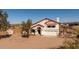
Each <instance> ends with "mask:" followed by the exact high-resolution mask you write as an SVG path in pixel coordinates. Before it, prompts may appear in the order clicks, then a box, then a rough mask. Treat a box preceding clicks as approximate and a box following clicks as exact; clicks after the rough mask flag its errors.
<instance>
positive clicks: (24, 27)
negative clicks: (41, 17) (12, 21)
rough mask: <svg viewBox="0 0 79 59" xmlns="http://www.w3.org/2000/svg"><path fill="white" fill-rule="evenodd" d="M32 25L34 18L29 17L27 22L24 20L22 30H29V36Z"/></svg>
mask: <svg viewBox="0 0 79 59" xmlns="http://www.w3.org/2000/svg"><path fill="white" fill-rule="evenodd" d="M31 25H32V20H31V19H28V20H27V22H24V21H23V22H22V32H23V31H26V32H27V35H26V36H27V37H29V34H30V29H31Z"/></svg>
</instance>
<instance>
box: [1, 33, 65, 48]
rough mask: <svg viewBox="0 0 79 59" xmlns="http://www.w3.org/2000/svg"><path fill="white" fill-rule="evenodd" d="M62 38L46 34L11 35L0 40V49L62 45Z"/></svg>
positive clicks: (55, 46)
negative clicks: (27, 36) (24, 36)
mask: <svg viewBox="0 0 79 59" xmlns="http://www.w3.org/2000/svg"><path fill="white" fill-rule="evenodd" d="M64 41H65V39H64V38H59V37H47V36H40V35H36V36H30V37H29V38H23V37H21V35H16V34H15V35H13V36H11V37H9V38H2V39H1V40H0V49H3V48H6V49H8V48H9V49H26V48H28V49H46V48H50V49H51V48H58V47H59V46H61V45H63V42H64Z"/></svg>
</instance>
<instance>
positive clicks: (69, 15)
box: [4, 9, 79, 23]
mask: <svg viewBox="0 0 79 59" xmlns="http://www.w3.org/2000/svg"><path fill="white" fill-rule="evenodd" d="M4 11H6V12H7V13H8V21H9V22H10V23H21V22H22V21H27V19H29V18H30V19H32V22H33V23H35V22H36V21H38V20H41V19H44V18H50V19H56V18H57V17H59V18H60V22H74V21H75V22H77V21H79V10H78V9H6V10H4Z"/></svg>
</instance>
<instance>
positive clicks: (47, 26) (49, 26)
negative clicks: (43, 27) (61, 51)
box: [47, 26, 55, 28]
mask: <svg viewBox="0 0 79 59" xmlns="http://www.w3.org/2000/svg"><path fill="white" fill-rule="evenodd" d="M47 27H48V28H55V26H47Z"/></svg>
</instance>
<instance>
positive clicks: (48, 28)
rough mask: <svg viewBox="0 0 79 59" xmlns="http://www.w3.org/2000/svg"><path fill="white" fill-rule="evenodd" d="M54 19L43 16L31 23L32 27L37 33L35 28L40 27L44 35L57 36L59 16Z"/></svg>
mask: <svg viewBox="0 0 79 59" xmlns="http://www.w3.org/2000/svg"><path fill="white" fill-rule="evenodd" d="M56 20H57V21H55V20H52V19H49V18H44V19H42V20H40V21H38V22H36V23H34V24H33V25H32V29H34V30H35V31H36V33H35V34H38V32H37V28H38V27H39V28H41V34H42V35H44V36H57V35H59V18H57V19H56Z"/></svg>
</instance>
